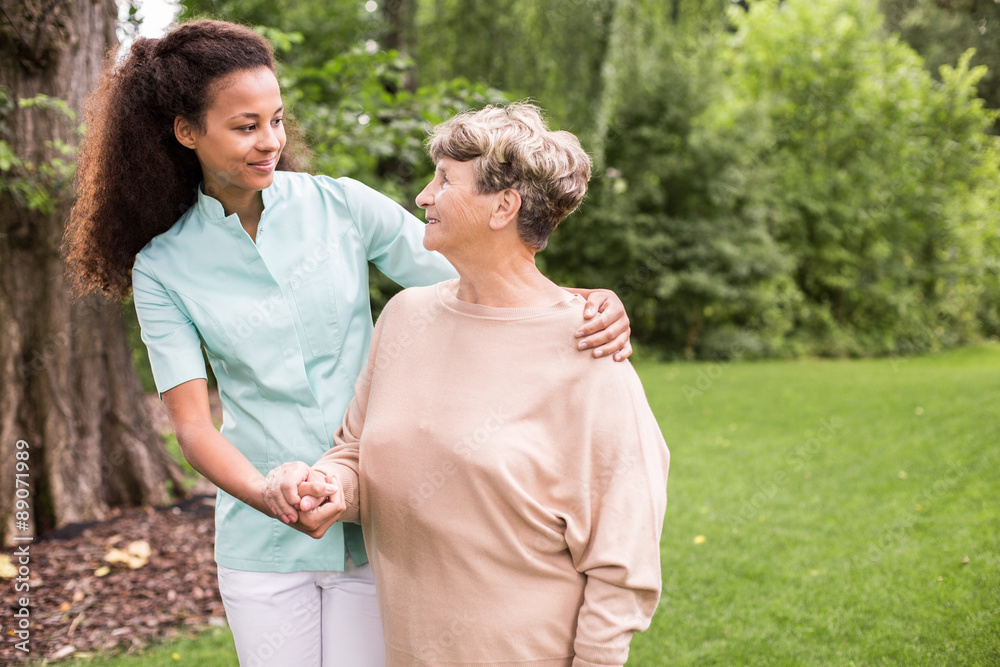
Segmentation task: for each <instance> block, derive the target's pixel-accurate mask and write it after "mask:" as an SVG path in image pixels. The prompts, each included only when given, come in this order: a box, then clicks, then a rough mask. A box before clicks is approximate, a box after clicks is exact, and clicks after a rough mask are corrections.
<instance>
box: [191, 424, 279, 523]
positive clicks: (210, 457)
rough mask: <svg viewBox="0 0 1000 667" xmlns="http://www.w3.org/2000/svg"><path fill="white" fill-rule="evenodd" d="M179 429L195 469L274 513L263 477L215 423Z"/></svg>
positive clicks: (257, 505) (236, 496) (226, 489)
mask: <svg viewBox="0 0 1000 667" xmlns="http://www.w3.org/2000/svg"><path fill="white" fill-rule="evenodd" d="M176 432H177V442H178V443H179V444H180V446H181V452H182V453H183V454H184V458H185V459H186V460H187V462H188V463H190V464H191V467H192V468H194V469H195V470H197V471H198V472H200V473H201V474H202V475H204V476H205V477H206V478H207V479H208V480H209V481H210V482H212V483H213V484H215V485H216V486H217V487H219V488H220V489H222V490H223V491H225V492H226V493H228V494H229V495H231V496H233V497H234V498H236V499H237V500H240V501H242V502H244V503H246V504H247V505H250V506H251V507H253V508H254V509H255V510H257V511H258V512H262V513H264V514H267V515H268V516H271V513H270V511H268V508H267V506H266V505H265V504H264V499H263V495H262V492H263V487H264V476H263V475H262V474H261V473H260V472H259V471H258V470H257V468H255V467H254V465H253V464H252V463H250V461H248V460H247V458H246V457H245V456H244V455H243V453H242V452H240V450H238V449H237V448H236V446H235V445H233V443H231V442H229V440H227V439H226V438H225V436H223V435H222V434H221V433H219V432H218V431H217V430H216V429H215V427H214V426H208V425H187V426H181V427H179V428H178V429H177V430H176Z"/></svg>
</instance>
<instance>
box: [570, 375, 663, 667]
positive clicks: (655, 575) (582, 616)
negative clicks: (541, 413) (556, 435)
mask: <svg viewBox="0 0 1000 667" xmlns="http://www.w3.org/2000/svg"><path fill="white" fill-rule="evenodd" d="M599 381H600V382H602V383H609V385H610V386H607V387H605V386H602V387H601V388H600V391H599V392H598V395H599V396H600V398H598V399H597V400H596V401H595V403H594V404H592V405H591V406H590V407H591V408H592V409H591V410H589V412H590V413H591V415H592V419H593V421H594V424H593V427H592V428H591V429H590V430H589V434H590V439H591V442H588V443H583V451H584V452H586V454H585V456H586V457H587V459H588V460H587V464H586V465H587V466H588V468H589V480H588V481H586V482H584V483H582V484H581V486H580V491H579V497H578V499H577V500H576V502H575V503H574V507H575V508H576V509H575V511H573V512H570V513H569V515H568V516H567V517H566V518H565V520H566V533H565V535H566V542H567V545H568V547H569V551H570V554H571V556H572V558H573V563H574V565H575V567H576V569H577V570H578V571H579V572H581V573H583V574H585V575H586V576H587V581H586V584H585V586H584V600H583V605H582V607H581V608H580V612H579V615H578V618H577V633H576V638H575V641H574V650H575V654H576V658H575V659H574V662H573V665H574V667H592V666H593V667H596V666H598V665H599V666H601V667H604V666H608V665H623V664H624V663H625V661H626V660H627V659H628V650H629V642H630V641H631V639H632V635H633V634H634V633H635V632H640V631H642V630H645V629H646V628H647V627H649V623H650V620H651V619H652V616H653V612H654V611H655V610H656V607H657V605H658V604H659V599H660V588H661V576H660V536H661V533H662V529H663V516H664V512H665V511H666V502H667V497H666V488H667V471H668V468H669V465H670V453H669V451H668V450H667V446H666V443H665V442H664V440H663V435H662V434H661V433H660V428H659V426H658V425H657V423H656V418H655V417H654V416H653V413H652V410H650V408H649V404H648V402H647V401H646V397H645V394H644V392H643V389H642V384H641V383H640V381H639V378H638V376H637V375H636V374H635V371H634V370H633V369H632V368H631V365H626V364H621V366H620V367H619V368H611V373H609V374H601V377H600V380H599ZM585 470H586V469H585Z"/></svg>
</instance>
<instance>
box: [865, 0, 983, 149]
mask: <svg viewBox="0 0 1000 667" xmlns="http://www.w3.org/2000/svg"><path fill="white" fill-rule="evenodd" d="M879 4H880V6H881V8H882V10H883V11H884V12H885V15H886V23H887V27H888V28H889V29H890V30H891V31H893V32H898V33H899V34H900V36H901V37H902V38H903V39H904V40H906V42H907V43H908V44H910V45H911V46H912V47H913V48H914V49H916V51H917V52H918V53H919V54H920V55H921V56H922V57H923V58H924V60H925V63H926V67H927V69H928V70H929V71H930V72H931V73H932V74H934V75H937V74H938V72H939V70H940V68H941V67H942V66H943V65H950V64H951V63H953V62H955V59H956V58H957V57H958V54H960V53H962V52H964V51H966V50H968V49H975V51H976V54H975V56H974V58H973V59H972V62H971V65H972V66H974V67H975V66H979V65H983V66H986V67H987V68H988V69H987V70H986V72H985V73H984V74H983V76H982V79H980V81H979V83H978V85H977V88H978V92H979V96H980V97H981V98H982V99H983V100H985V101H986V105H987V106H988V107H990V108H993V109H1000V3H998V2H996V1H995V0H949V2H941V1H940V0H881V1H880V3H879ZM998 130H1000V124H997V123H994V126H993V131H994V133H997V131H998Z"/></svg>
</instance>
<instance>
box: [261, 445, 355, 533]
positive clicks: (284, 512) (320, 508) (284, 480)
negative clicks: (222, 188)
mask: <svg viewBox="0 0 1000 667" xmlns="http://www.w3.org/2000/svg"><path fill="white" fill-rule="evenodd" d="M261 497H262V498H263V501H264V505H265V506H266V507H267V508H268V510H270V512H271V515H272V516H274V517H276V518H279V519H281V520H282V521H283V522H284V523H287V524H288V525H290V526H291V527H293V528H295V529H296V530H299V531H301V532H303V533H305V534H306V535H309V536H311V537H315V538H320V537H323V535H324V534H326V531H327V530H328V529H329V528H330V526H332V525H333V524H334V523H336V522H337V521H338V520H339V519H340V517H341V516H342V515H343V513H344V510H345V509H346V508H347V506H346V504H345V501H344V490H343V489H342V488H341V487H340V483H339V482H338V481H337V478H336V477H327V476H326V475H325V474H324V473H322V472H320V471H319V470H315V469H313V468H310V467H309V466H307V465H306V464H305V463H303V462H301V461H295V462H293V463H284V464H282V465H280V466H278V467H277V468H275V469H274V470H272V471H271V472H269V473H268V474H267V477H266V478H265V479H264V486H263V489H262V490H261Z"/></svg>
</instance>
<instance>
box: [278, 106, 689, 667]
mask: <svg viewBox="0 0 1000 667" xmlns="http://www.w3.org/2000/svg"><path fill="white" fill-rule="evenodd" d="M430 152H431V156H432V157H433V159H434V161H435V163H436V165H437V171H436V173H435V176H434V180H433V181H432V182H431V183H430V184H429V185H428V186H427V187H426V188H424V190H423V192H421V193H420V195H419V196H418V197H417V204H418V205H419V206H420V207H421V208H423V209H425V211H426V214H427V226H426V229H425V236H424V246H425V247H426V248H428V249H430V250H438V251H440V252H441V253H442V254H443V255H444V256H445V257H446V258H447V259H448V260H449V261H450V262H451V263H452V264H453V265H454V266H455V268H456V269H457V270H458V273H459V276H460V277H459V278H458V279H456V280H451V281H448V282H443V283H440V284H438V285H434V286H431V287H418V288H411V289H407V290H405V291H403V292H402V293H400V294H399V295H397V296H396V297H395V298H394V299H393V300H392V301H391V302H390V303H389V304H388V305H387V306H386V308H385V311H384V312H383V314H382V316H381V318H380V319H379V320H378V323H377V325H376V328H375V334H374V338H373V339H372V345H371V352H370V354H369V357H368V365H367V367H366V369H365V370H364V371H363V372H362V374H361V376H360V378H359V379H358V383H357V387H356V394H355V398H354V400H353V402H352V403H351V405H350V407H349V408H348V410H347V414H346V415H345V417H344V422H343V425H342V427H341V429H340V430H339V431H338V433H337V435H336V437H335V447H334V448H333V449H331V450H330V451H329V452H328V453H327V454H325V455H324V456H323V457H322V458H321V459H320V460H319V461H317V462H316V464H315V465H314V466H313V468H312V469H311V470H310V469H308V468H306V466H305V464H303V463H297V464H286V465H285V466H283V467H282V468H279V469H277V470H275V471H272V473H271V475H270V476H269V486H268V488H269V492H268V493H269V497H271V499H272V501H273V502H274V503H275V505H277V506H278V507H279V509H280V513H281V514H288V515H290V516H294V517H295V519H296V522H297V523H296V525H297V526H298V527H299V528H300V529H301V530H303V531H305V532H308V533H309V534H311V535H313V536H317V537H318V536H321V535H322V534H323V533H324V531H325V530H326V529H327V527H328V526H330V525H331V524H332V523H333V522H334V521H335V520H338V519H340V520H345V521H353V522H359V521H360V523H361V525H362V527H363V529H364V537H365V545H366V548H367V549H368V553H370V554H372V564H373V570H374V574H375V580H376V590H377V591H378V598H379V606H380V610H381V614H382V622H383V630H384V636H385V642H386V660H387V664H389V665H438V664H447V665H520V664H524V665H531V666H532V667H549V666H552V667H555V666H556V665H558V666H560V667H565V666H569V665H573V666H574V667H575V666H584V665H622V664H623V663H624V662H625V660H626V658H627V657H628V647H629V642H630V640H631V638H632V634H633V633H635V632H637V631H640V630H643V629H645V628H646V627H648V625H649V621H650V618H651V617H652V614H653V611H654V610H655V609H656V606H657V602H658V601H659V593H660V550H659V540H660V533H661V527H662V522H663V514H664V510H665V506H666V479H667V469H668V465H669V453H668V451H667V447H666V445H665V443H664V441H663V437H662V435H661V434H660V431H659V428H658V426H657V423H656V420H655V418H654V416H653V414H652V412H651V411H650V408H649V405H648V403H647V401H646V398H645V395H644V394H643V389H642V385H641V384H640V382H639V378H638V376H637V375H636V373H635V371H634V370H633V369H632V367H631V366H630V365H629V364H627V363H619V364H616V363H614V362H612V361H611V360H605V359H596V360H595V359H592V358H585V357H583V356H576V355H574V354H572V352H570V353H566V352H564V350H565V349H566V347H567V346H566V342H567V341H568V340H571V339H572V337H573V334H574V331H575V329H576V327H577V326H578V321H577V320H578V317H577V313H578V311H579V307H580V305H582V302H581V301H580V300H579V297H573V296H570V295H567V293H566V292H565V291H564V290H562V289H560V288H559V287H558V286H557V285H555V284H554V283H552V282H551V281H550V280H549V279H548V278H546V277H545V276H544V275H542V274H541V273H540V272H539V271H538V269H537V268H536V267H535V253H537V252H538V251H539V250H541V249H542V248H544V247H545V244H546V241H547V239H548V236H549V234H550V233H551V232H552V230H553V229H554V228H555V226H556V225H557V224H558V223H559V222H560V221H561V220H563V219H564V218H565V217H566V216H567V215H569V214H570V213H571V212H572V211H573V210H575V209H576V207H577V206H578V205H579V204H580V202H581V201H582V200H583V197H584V194H585V193H586V188H587V181H588V179H589V177H590V160H589V158H588V157H587V154H586V153H585V152H584V151H583V149H582V148H581V147H580V143H579V142H578V141H577V139H576V137H574V136H573V135H571V134H569V133H567V132H552V131H549V130H548V129H547V128H546V126H545V124H544V122H543V121H542V119H541V117H540V115H539V113H538V109H537V108H536V107H534V106H531V105H526V104H518V105H511V106H508V107H506V108H493V107H487V108H485V109H483V110H481V111H478V112H475V113H465V114H462V115H459V116H457V117H455V118H453V119H452V120H450V121H448V122H446V123H444V124H442V125H440V126H438V127H437V128H436V129H435V132H434V134H433V136H432V137H431V139H430ZM320 498H322V499H323V503H322V504H319V499H320ZM295 508H297V509H298V510H299V511H298V512H297V513H296V509H295Z"/></svg>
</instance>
